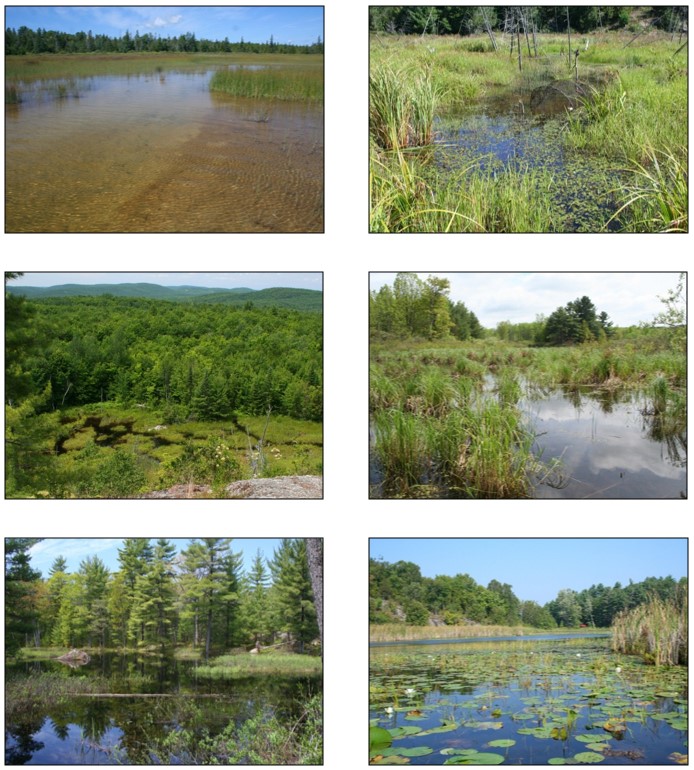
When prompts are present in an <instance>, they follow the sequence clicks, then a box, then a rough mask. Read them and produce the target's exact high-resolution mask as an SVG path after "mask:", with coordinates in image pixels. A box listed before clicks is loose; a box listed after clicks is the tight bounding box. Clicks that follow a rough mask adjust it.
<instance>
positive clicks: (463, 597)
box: [369, 558, 687, 629]
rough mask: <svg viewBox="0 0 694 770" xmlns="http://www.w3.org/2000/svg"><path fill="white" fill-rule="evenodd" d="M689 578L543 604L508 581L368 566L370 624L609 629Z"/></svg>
mask: <svg viewBox="0 0 694 770" xmlns="http://www.w3.org/2000/svg"><path fill="white" fill-rule="evenodd" d="M686 592H687V579H686V578H682V579H681V580H679V581H676V580H675V579H674V578H672V577H670V576H668V577H664V578H656V577H649V578H646V579H645V580H643V581H641V582H639V583H633V582H631V581H630V582H629V584H628V585H626V586H623V585H622V584H621V583H619V582H617V583H615V584H614V586H604V585H602V583H598V584H597V585H592V586H591V587H590V588H587V589H583V590H581V591H575V590H573V589H570V588H566V589H562V590H560V591H559V592H558V594H557V596H556V598H555V599H553V600H552V601H550V602H547V603H546V604H545V605H540V604H538V603H537V602H535V601H532V600H521V599H519V598H518V597H517V596H516V595H515V593H514V592H513V588H512V586H510V585H509V584H508V583H500V582H499V581H498V580H492V581H491V582H490V583H489V584H488V585H487V586H482V585H479V584H478V583H477V582H476V581H475V580H474V579H473V578H472V577H470V575H467V574H458V575H454V576H449V575H437V576H436V577H434V578H428V577H424V576H422V573H421V570H420V568H419V566H418V565H417V564H414V563H413V562H406V561H399V562H396V563H395V564H389V563H388V562H385V561H382V560H379V559H373V558H372V559H370V562H369V621H370V622H371V623H376V624H378V623H394V622H396V623H397V622H399V623H407V624H411V625H428V624H430V623H438V624H445V625H460V624H464V623H480V624H484V625H507V626H515V625H520V624H523V625H527V626H532V627H534V628H544V629H551V628H557V627H564V628H576V627H578V626H581V625H584V626H588V627H595V628H608V627H609V626H610V625H612V621H613V620H614V618H615V617H616V616H617V615H618V614H619V613H620V612H622V611H623V610H630V609H633V608H634V607H637V606H639V605H641V604H644V603H646V602H648V601H649V600H650V599H651V598H652V597H653V596H657V597H659V598H660V599H663V600H674V601H680V600H681V599H682V598H684V597H686Z"/></svg>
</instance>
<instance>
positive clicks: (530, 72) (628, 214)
mask: <svg viewBox="0 0 694 770" xmlns="http://www.w3.org/2000/svg"><path fill="white" fill-rule="evenodd" d="M466 10H467V11H468V12H470V11H471V9H470V8H466V7H462V8H461V13H463V15H464V13H465V12H466ZM472 10H474V9H472ZM571 10H572V13H573V14H578V13H580V11H576V9H571ZM603 10H604V11H605V12H606V11H613V10H615V9H613V8H608V9H603ZM504 11H505V12H506V15H505V16H504V13H503V12H504ZM555 11H556V9H555ZM646 12H647V10H646V11H643V13H644V14H645V13H646ZM449 13H450V9H449V8H440V9H439V8H436V7H434V8H431V9H429V8H419V7H414V8H406V9H405V10H404V11H402V10H399V9H393V10H392V11H390V14H389V11H388V9H386V8H380V7H375V8H372V9H371V20H372V28H373V29H374V33H373V34H372V41H371V60H370V61H371V80H370V135H371V148H370V154H371V167H370V196H371V230H372V232H449V231H451V232H574V231H584V232H585V231H589V232H603V231H604V232H615V231H628V232H686V231H687V229H688V207H687V201H688V155H687V141H686V115H687V68H686V45H685V46H683V45H682V44H681V42H680V41H679V40H678V39H677V37H676V36H675V35H673V34H672V33H671V27H667V30H668V31H667V32H666V31H657V30H656V26H655V25H653V24H652V20H651V19H650V18H647V17H646V16H644V17H643V18H641V17H639V18H638V20H636V19H634V24H635V25H638V27H637V28H638V30H639V33H640V34H634V33H627V32H623V31H606V30H604V28H602V27H601V26H599V25H598V22H597V18H596V20H595V22H594V27H586V26H585V24H583V23H582V22H578V21H577V20H576V18H573V19H572V21H571V24H572V27H573V29H572V30H571V31H572V33H573V43H571V42H569V43H568V46H569V47H570V48H571V50H572V52H573V54H572V55H571V56H567V55H566V51H567V32H566V18H565V17H564V19H563V22H562V23H563V25H564V29H563V30H562V28H561V24H559V22H558V20H557V17H556V12H555V14H554V17H553V18H552V15H551V14H548V11H547V10H545V9H541V8H535V9H531V10H530V11H526V15H523V13H522V12H521V19H518V18H516V16H515V13H516V11H515V9H511V8H502V7H499V8H494V9H486V10H485V11H483V12H482V13H481V15H480V14H478V15H477V16H475V15H474V13H473V15H472V16H471V18H469V19H462V20H458V21H457V22H455V24H456V26H455V27H453V28H452V27H450V25H449V26H448V28H446V27H445V25H444V23H443V19H445V18H447V16H446V15H447V14H449ZM654 13H656V11H654ZM398 14H400V16H402V17H403V18H402V19H400V18H399V17H398V18H395V19H390V18H389V16H390V15H395V16H396V17H397V16H398ZM533 14H535V16H536V17H537V18H535V17H533ZM427 16H430V17H431V18H430V19H429V21H428V23H427ZM381 17H383V18H381ZM386 17H387V18H386ZM439 17H440V18H439ZM437 22H438V23H437ZM446 23H448V22H446ZM452 23H453V22H451V24H452ZM577 23H578V24H580V25H581V26H583V27H584V30H583V32H582V34H581V35H580V36H578V35H577V34H576V28H575V27H574V25H575V24H577ZM672 23H675V22H672ZM418 24H419V28H420V30H421V34H419V33H418V34H416V35H415V34H412V32H413V30H414V28H416V27H417V25H418ZM485 27H486V31H485ZM552 28H554V29H555V31H552ZM674 29H675V30H676V29H678V27H675V28H674ZM437 31H438V32H439V34H438V35H437V34H436V32H437ZM531 32H532V48H531V43H530V38H529V35H530V33H531ZM560 32H562V33H563V34H559V33H560ZM392 33H397V34H392ZM521 35H522V36H523V38H524V39H523V41H521ZM516 38H517V42H516ZM526 42H527V45H526ZM526 48H527V51H526ZM574 48H575V51H574ZM509 52H510V53H511V55H509ZM579 54H580V55H579ZM475 121H477V122H475ZM477 134H479V135H480V139H479V141H478V142H477V143H476V144H475V139H474V137H476V136H477ZM586 185H589V186H590V187H591V189H592V191H593V195H592V196H591V197H590V198H589V197H588V196H585V195H583V194H582V193H581V190H582V189H584V188H585V187H586Z"/></svg>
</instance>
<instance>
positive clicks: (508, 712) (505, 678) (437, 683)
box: [369, 637, 687, 765]
mask: <svg viewBox="0 0 694 770" xmlns="http://www.w3.org/2000/svg"><path fill="white" fill-rule="evenodd" d="M369 718H370V724H371V725H374V726H376V727H381V728H383V729H385V730H387V731H389V734H390V736H391V737H392V741H391V743H390V745H389V746H386V745H385V743H387V741H386V742H384V743H383V744H381V746H380V747H378V748H377V749H376V750H375V751H372V756H373V755H374V754H375V755H377V756H378V755H380V756H385V757H393V756H401V757H407V759H408V760H409V763H411V764H423V765H441V764H443V763H444V762H445V761H446V760H451V761H460V762H461V763H462V764H473V765H477V764H502V763H503V764H506V765H532V764H537V765H546V764H547V763H548V762H549V760H552V763H553V764H554V763H558V762H559V761H560V760H561V759H564V760H569V762H568V763H569V764H584V763H590V762H601V763H602V764H628V765H634V764H638V765H649V764H656V765H660V764H674V763H675V758H674V757H675V756H676V755H679V756H683V755H686V754H687V746H686V742H687V673H686V668H684V667H677V668H674V669H666V668H661V669H660V670H658V669H655V668H654V667H653V666H646V665H645V664H643V663H642V662H641V661H640V659H638V658H636V657H634V656H625V655H618V654H616V653H612V652H610V650H609V645H607V644H606V643H605V642H600V641H599V640H592V641H590V640H582V641H581V640H570V639H569V640H563V641H562V640H555V641H552V642H541V641H533V639H532V637H528V638H527V639H526V641H524V642H511V643H503V642H501V643H498V642H497V643H490V642H484V643H475V642H471V643H466V644H439V645H436V644H432V645H431V646H427V647H426V648H425V650H424V651H423V650H422V648H421V647H420V646H417V645H400V646H398V647H397V648H395V649H394V650H393V649H389V648H381V649H373V650H372V651H371V676H370V711H369ZM407 733H409V734H407ZM496 741H500V742H501V744H496V745H495V742H496ZM466 752H468V754H467V760H466V761H463V760H464V758H465V755H466ZM473 752H477V753H479V754H480V755H481V754H485V755H487V756H486V758H483V757H481V756H480V758H479V760H476V759H475V755H474V753H473ZM587 752H589V753H591V754H593V755H596V754H597V755H598V756H597V757H596V756H593V757H586V756H585V754H586V753H587ZM490 755H491V756H490ZM577 755H579V759H576V760H575V758H576V756H577ZM580 755H583V756H582V757H581V756H580ZM571 760H575V761H571Z"/></svg>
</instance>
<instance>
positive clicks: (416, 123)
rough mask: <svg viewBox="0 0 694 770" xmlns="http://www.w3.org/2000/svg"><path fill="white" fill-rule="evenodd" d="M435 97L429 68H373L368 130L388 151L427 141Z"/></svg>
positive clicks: (436, 96)
mask: <svg viewBox="0 0 694 770" xmlns="http://www.w3.org/2000/svg"><path fill="white" fill-rule="evenodd" d="M438 99H439V90H438V89H437V88H436V87H435V86H434V84H433V81H432V78H431V70H430V69H429V68H424V69H422V70H418V71H411V72H407V71H403V70H394V69H392V68H391V67H390V66H388V65H383V66H381V67H378V68H376V69H375V70H374V71H373V72H372V73H371V75H370V77H369V130H370V133H371V136H372V137H373V139H374V141H375V142H376V144H377V145H378V146H379V147H382V148H384V149H388V150H394V149H398V148H401V147H420V146H422V145H426V144H429V143H430V142H431V139H432V134H433V124H434V114H435V111H436V106H437V102H438Z"/></svg>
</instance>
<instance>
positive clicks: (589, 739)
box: [574, 735, 600, 743]
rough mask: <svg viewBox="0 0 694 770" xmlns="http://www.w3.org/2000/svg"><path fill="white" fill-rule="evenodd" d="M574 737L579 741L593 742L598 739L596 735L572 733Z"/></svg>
mask: <svg viewBox="0 0 694 770" xmlns="http://www.w3.org/2000/svg"><path fill="white" fill-rule="evenodd" d="M574 738H575V739H576V740H577V741H581V743H595V742H596V741H599V740H600V736H598V735H574Z"/></svg>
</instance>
